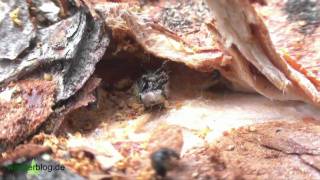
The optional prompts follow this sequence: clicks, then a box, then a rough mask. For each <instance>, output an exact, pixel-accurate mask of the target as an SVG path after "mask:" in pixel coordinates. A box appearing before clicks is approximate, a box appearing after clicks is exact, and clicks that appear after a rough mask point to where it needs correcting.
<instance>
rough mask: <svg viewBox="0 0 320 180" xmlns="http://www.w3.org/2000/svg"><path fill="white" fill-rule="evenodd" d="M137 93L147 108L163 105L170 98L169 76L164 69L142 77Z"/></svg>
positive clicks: (138, 83)
mask: <svg viewBox="0 0 320 180" xmlns="http://www.w3.org/2000/svg"><path fill="white" fill-rule="evenodd" d="M136 86H137V87H136V91H137V92H136V93H137V95H138V97H139V99H140V100H141V102H142V103H143V104H144V106H145V107H147V108H150V107H153V106H156V105H163V104H164V102H165V100H166V99H167V97H168V87H169V76H168V73H167V72H166V71H165V70H164V69H163V67H161V68H159V69H157V70H156V71H155V72H149V73H146V74H144V75H142V76H141V78H140V79H139V80H138V81H137V84H136Z"/></svg>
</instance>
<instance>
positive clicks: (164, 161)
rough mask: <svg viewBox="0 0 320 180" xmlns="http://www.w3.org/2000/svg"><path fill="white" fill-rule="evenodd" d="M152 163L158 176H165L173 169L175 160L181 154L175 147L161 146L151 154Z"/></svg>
mask: <svg viewBox="0 0 320 180" xmlns="http://www.w3.org/2000/svg"><path fill="white" fill-rule="evenodd" d="M150 158H151V165H152V167H153V169H154V170H155V171H156V173H157V175H158V176H161V177H165V176H166V175H167V172H168V171H170V170H172V168H173V166H174V163H173V162H174V160H178V159H180V158H179V155H178V153H176V152H175V151H174V150H173V149H169V148H160V149H159V150H158V151H155V152H154V153H152V154H151V157H150Z"/></svg>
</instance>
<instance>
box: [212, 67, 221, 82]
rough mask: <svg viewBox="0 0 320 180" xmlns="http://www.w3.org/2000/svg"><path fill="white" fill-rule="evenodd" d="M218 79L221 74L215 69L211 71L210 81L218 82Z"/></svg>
mask: <svg viewBox="0 0 320 180" xmlns="http://www.w3.org/2000/svg"><path fill="white" fill-rule="evenodd" d="M220 77H221V74H220V72H219V70H216V69H215V70H213V72H212V79H213V80H219V79H220Z"/></svg>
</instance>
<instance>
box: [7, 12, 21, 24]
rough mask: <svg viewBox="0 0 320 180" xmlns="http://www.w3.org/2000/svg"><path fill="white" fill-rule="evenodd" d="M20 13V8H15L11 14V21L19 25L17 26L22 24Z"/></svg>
mask: <svg viewBox="0 0 320 180" xmlns="http://www.w3.org/2000/svg"><path fill="white" fill-rule="evenodd" d="M19 15H20V9H19V8H16V9H15V10H13V11H11V12H10V14H9V16H10V18H11V21H12V22H13V23H14V24H15V25H17V26H22V21H21V20H20V19H19Z"/></svg>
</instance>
